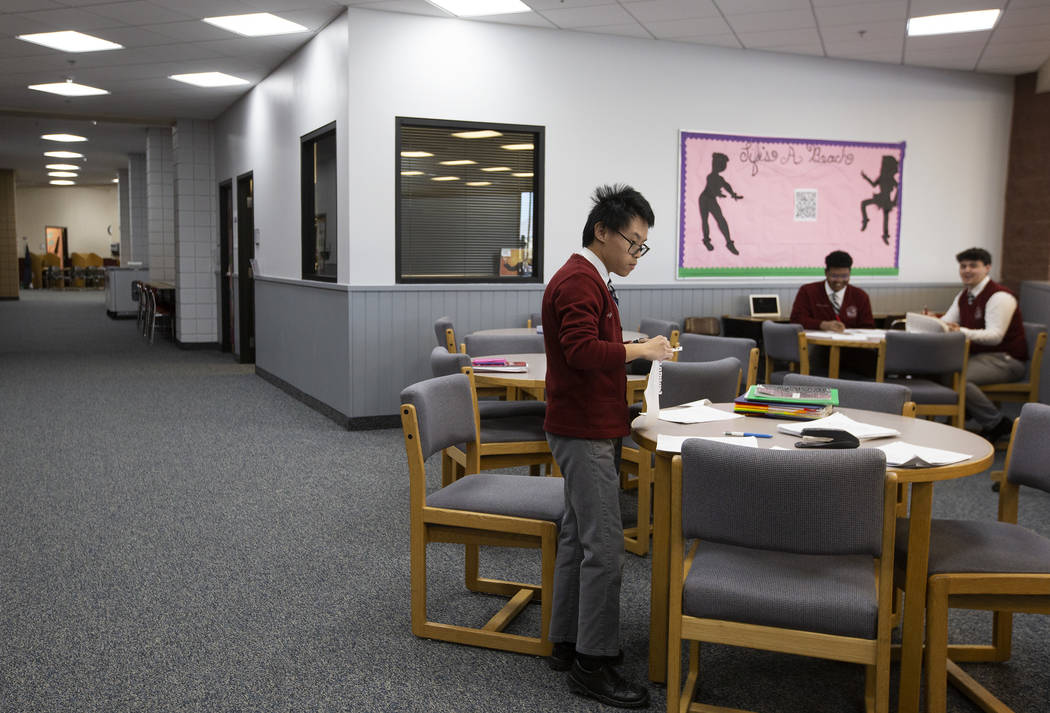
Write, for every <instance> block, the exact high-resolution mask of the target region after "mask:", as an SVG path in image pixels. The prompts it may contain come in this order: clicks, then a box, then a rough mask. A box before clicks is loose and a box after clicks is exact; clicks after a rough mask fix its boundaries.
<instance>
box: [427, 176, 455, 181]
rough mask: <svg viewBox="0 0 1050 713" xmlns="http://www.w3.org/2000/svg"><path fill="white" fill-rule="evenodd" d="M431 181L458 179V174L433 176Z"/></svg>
mask: <svg viewBox="0 0 1050 713" xmlns="http://www.w3.org/2000/svg"><path fill="white" fill-rule="evenodd" d="M430 180H431V181H458V180H459V176H434V177H433V178H431V179H430Z"/></svg>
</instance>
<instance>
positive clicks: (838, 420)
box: [777, 411, 901, 441]
mask: <svg viewBox="0 0 1050 713" xmlns="http://www.w3.org/2000/svg"><path fill="white" fill-rule="evenodd" d="M803 428H837V429H839V430H842V431H848V432H849V433H852V434H853V435H854V436H856V437H857V438H859V439H860V440H862V441H863V440H865V439H867V438H890V437H891V436H899V435H901V432H900V431H898V430H897V429H895V428H886V427H885V426H873V425H871V424H869V423H861V422H860V421H854V420H853V419H852V418H850V417H849V416H847V415H846V414H844V413H841V412H839V411H836V412H835V413H833V414H831V415H830V416H825V417H824V418H818V419H815V420H813V421H797V422H794V423H781V424H778V425H777V430H778V431H780V432H781V433H790V434H791V435H793V436H801V435H802V429H803Z"/></svg>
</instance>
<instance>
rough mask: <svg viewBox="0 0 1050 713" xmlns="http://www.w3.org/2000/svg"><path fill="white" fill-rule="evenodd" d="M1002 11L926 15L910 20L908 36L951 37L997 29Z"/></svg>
mask: <svg viewBox="0 0 1050 713" xmlns="http://www.w3.org/2000/svg"><path fill="white" fill-rule="evenodd" d="M999 13H1000V10H973V11H971V12H949V13H946V14H944V15H926V16H925V17H913V18H911V19H909V20H908V36H909V37H922V36H923V35H950V34H954V33H957V32H979V31H980V30H990V29H992V28H993V27H995V22H996V20H998V19H999Z"/></svg>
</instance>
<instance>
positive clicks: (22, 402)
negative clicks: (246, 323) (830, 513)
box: [0, 291, 1050, 713]
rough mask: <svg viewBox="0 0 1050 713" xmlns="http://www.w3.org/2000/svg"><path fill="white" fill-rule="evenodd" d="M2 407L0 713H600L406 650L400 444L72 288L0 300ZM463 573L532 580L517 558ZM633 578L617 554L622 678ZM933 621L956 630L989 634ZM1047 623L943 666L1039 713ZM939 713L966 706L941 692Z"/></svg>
mask: <svg viewBox="0 0 1050 713" xmlns="http://www.w3.org/2000/svg"><path fill="white" fill-rule="evenodd" d="M0 404H2V409H0V446H2V454H3V455H2V466H0V467H2V475H0V711H3V712H5V713H6V712H7V711H12V712H13V711H84V712H86V711H151V712H158V713H159V712H162V711H479V712H480V711H593V710H600V709H602V708H603V707H602V706H600V705H597V704H594V703H591V702H589V701H585V700H583V699H579V698H575V697H573V696H572V695H570V694H569V693H568V692H567V690H566V689H565V685H564V682H563V680H562V678H561V675H560V674H553V673H552V672H550V671H549V670H548V669H547V668H546V666H545V664H544V662H543V661H541V660H540V659H537V658H533V657H527V656H520V655H514V654H506V653H502V652H496V651H488V650H483V649H475V648H471V647H465V646H456V645H452V644H445V643H439V642H433V641H425V640H420V639H416V638H415V637H413V636H412V635H411V633H410V631H409V621H408V594H409V591H408V587H409V578H408V537H407V533H408V527H407V518H406V516H405V510H406V503H407V489H406V480H407V478H406V468H405V461H404V451H403V446H402V443H401V434H400V431H398V430H386V431H368V432H347V431H344V430H342V429H340V428H339V427H338V426H337V425H336V424H334V423H333V422H331V421H329V420H327V419H326V418H324V417H323V416H321V415H319V414H318V413H316V412H314V411H312V410H310V409H309V408H308V407H306V406H304V405H303V404H301V403H300V402H298V401H296V400H294V399H293V398H291V397H290V396H288V395H287V394H285V393H284V392H282V391H280V390H278V389H276V388H274V387H273V386H271V385H270V384H268V383H267V382H266V381H264V380H263V379H261V378H259V377H257V376H255V375H254V373H253V372H252V370H251V368H250V367H245V366H242V365H238V364H236V363H234V362H233V360H232V358H231V357H230V356H229V355H225V354H220V353H218V352H216V351H186V350H180V349H178V348H176V347H175V346H174V345H173V344H172V343H171V341H170V340H168V339H165V338H164V337H161V336H160V335H158V338H157V343H155V344H153V345H150V344H148V343H147V342H145V341H144V340H143V339H142V337H140V336H139V335H137V334H136V330H135V322H134V320H131V321H114V320H111V319H109V318H108V317H106V315H105V307H104V304H103V301H102V296H101V293H98V292H87V291H83V292H77V291H66V292H45V291H25V292H23V293H22V299H21V300H19V301H15V302H0ZM436 465H437V464H436V461H435V460H434V459H432V462H431V463H430V464H429V466H430V469H431V478H432V482H434V483H436V482H437V480H438V475H437V472H436V468H435V466H436ZM995 497H996V496H995V494H993V493H992V492H991V491H990V490H989V488H988V480H987V476H976V477H972V478H966V479H963V480H960V481H953V482H949V483H944V484H943V485H938V486H937V490H936V497H935V512H936V514H938V515H941V516H946V515H951V516H973V517H994V515H995ZM624 505H625V509H627V510H631V509H632V508H633V498H631V497H629V496H625V498H624ZM1021 519H1022V522H1024V523H1025V524H1028V525H1029V526H1031V527H1033V528H1034V529H1037V530H1039V531H1040V532H1043V533H1044V534H1047V535H1050V497H1045V496H1040V495H1037V494H1033V493H1031V492H1026V493H1025V494H1024V497H1023V500H1022V509H1021ZM461 562H462V559H461V555H460V553H459V551H458V550H457V549H456V548H453V547H451V546H433V547H431V567H430V572H429V574H430V585H431V601H430V604H431V612H432V614H433V615H434V616H435V617H441V616H444V615H447V616H449V617H470V618H471V619H472V620H474V621H478V622H481V621H484V620H485V619H487V618H488V616H489V615H491V613H493V612H494V611H495V610H497V609H498V608H499V606H500V603H501V602H500V600H497V599H495V598H490V597H485V596H482V595H471V594H467V593H465V592H464V590H463V588H462V585H461V577H462V574H461V571H462V570H461ZM482 567H483V570H484V571H487V572H490V573H493V574H496V573H498V574H500V575H502V574H510V575H511V576H513V577H533V578H535V577H538V565H537V563H536V558H535V556H534V554H533V553H528V552H524V553H521V552H512V553H492V554H489V553H486V554H485V555H483V562H482ZM648 574H649V559H648V558H638V557H635V556H633V555H628V556H627V563H626V567H625V572H624V593H623V621H624V626H623V645H624V648H625V650H626V654H627V661H626V664H625V666H624V670H625V673H626V674H627V675H629V676H631V677H634V678H635V679H641V678H643V676H644V675H645V670H646V664H645V654H646V651H647V646H648V642H647V622H648ZM535 609H536V608H535V607H533V608H532V610H530V611H529V612H528V613H527V615H526V617H525V621H523V622H522V624H521V626H522V627H523V629H528V628H529V627H530V626H534V625H535V624H536V621H537V619H538V612H537V611H535ZM953 617H954V618H953V633H954V634H956V635H957V636H958V637H960V638H963V637H969V638H973V637H975V636H977V635H985V634H986V632H987V631H988V630H989V628H990V626H989V624H988V620H989V619H988V616H986V615H982V614H968V613H960V614H957V615H953ZM1047 619H1048V618H1045V617H1037V616H1028V615H1022V616H1019V617H1018V618H1017V622H1016V624H1015V631H1014V641H1015V646H1014V649H1015V653H1014V658H1013V659H1012V660H1011V661H1010V662H1009V663H1006V664H999V665H994V666H992V665H969V666H967V669H968V670H970V671H971V672H972V673H973V674H974V675H975V676H977V677H978V678H979V679H980V680H982V681H985V682H986V683H988V684H989V685H991V686H993V687H994V690H996V691H997V692H999V693H1000V694H1001V697H1002V698H1003V700H1004V701H1005V702H1006V703H1007V704H1009V705H1011V706H1013V707H1014V709H1015V710H1018V711H1025V710H1027V711H1034V710H1042V709H1044V708H1045V698H1046V692H1047V691H1048V690H1050V679H1048V674H1047V671H1048V670H1050V666H1047V663H1048V655H1050V624H1048V621H1047ZM704 661H705V675H704V679H703V685H702V696H703V698H704V700H705V701H710V702H714V703H719V704H722V705H731V706H734V707H753V708H754V709H757V710H759V711H800V712H801V711H856V710H860V709H861V705H862V703H861V701H862V693H863V675H862V673H861V671H860V670H859V668H858V667H856V666H850V665H845V664H837V663H830V662H824V661H817V660H810V659H804V658H799V657H792V656H781V655H776V654H768V653H761V652H753V651H746V650H734V649H730V648H725V647H707V648H705V659H704ZM895 681H896V677H894V682H895ZM651 691H652V694H653V706H652V707H653V709H654V710H656V709H662V708H663V707H664V705H665V695H664V691H663V689H662V688H660V687H658V686H653V687H652V688H651ZM949 710H951V711H974V710H977V709H976V707H974V706H973V705H971V704H970V703H969V702H968V701H966V700H965V699H963V698H962V697H961V696H959V695H958V694H957V693H955V692H954V691H952V690H949Z"/></svg>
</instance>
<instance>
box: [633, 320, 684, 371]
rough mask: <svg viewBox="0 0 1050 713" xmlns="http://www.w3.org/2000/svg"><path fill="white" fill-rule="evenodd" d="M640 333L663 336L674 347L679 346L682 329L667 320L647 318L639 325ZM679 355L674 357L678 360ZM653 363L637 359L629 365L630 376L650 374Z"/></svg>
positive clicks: (649, 335)
mask: <svg viewBox="0 0 1050 713" xmlns="http://www.w3.org/2000/svg"><path fill="white" fill-rule="evenodd" d="M638 331H639V332H641V333H642V334H644V335H645V336H647V337H656V336H659V335H663V336H665V337H667V341H669V342H670V343H671V346H672V347H677V346H678V337H679V336H680V335H681V333H682V328H681V327H679V326H678V323H677V322H669V321H667V320H665V319H651V318H649V317H646V318H644V319H642V321H641V324H639V325H638ZM677 357H678V355H677V354H675V355H674V357H672V358H675V359H677ZM652 366H653V363H652V362H651V361H649V360H648V359H635V360H634V361H632V362H631V363H630V364H628V365H627V373H628V374H648V373H649V370H650V369H651V368H652Z"/></svg>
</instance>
